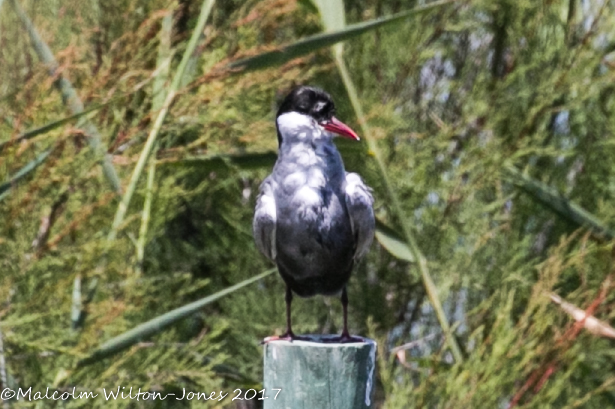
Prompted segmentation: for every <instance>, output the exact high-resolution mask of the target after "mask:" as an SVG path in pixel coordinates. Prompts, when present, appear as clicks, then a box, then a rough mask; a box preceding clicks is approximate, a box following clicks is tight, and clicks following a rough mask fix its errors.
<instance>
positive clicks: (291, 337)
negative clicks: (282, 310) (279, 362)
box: [262, 285, 311, 344]
mask: <svg viewBox="0 0 615 409" xmlns="http://www.w3.org/2000/svg"><path fill="white" fill-rule="evenodd" d="M284 300H285V301H286V332H285V333H284V334H283V335H280V336H272V337H267V338H265V339H264V340H263V341H262V343H263V344H264V343H267V342H270V341H279V340H282V341H291V342H292V341H310V340H311V339H310V338H309V337H302V336H298V335H295V333H294V332H293V329H292V325H291V319H290V305H291V303H292V301H293V292H292V290H291V289H290V286H288V285H287V286H286V296H285V297H284Z"/></svg>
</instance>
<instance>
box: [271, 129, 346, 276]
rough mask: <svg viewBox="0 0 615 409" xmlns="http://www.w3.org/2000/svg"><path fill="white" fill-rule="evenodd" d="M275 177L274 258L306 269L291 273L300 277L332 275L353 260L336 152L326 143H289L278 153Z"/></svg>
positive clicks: (343, 177)
mask: <svg viewBox="0 0 615 409" xmlns="http://www.w3.org/2000/svg"><path fill="white" fill-rule="evenodd" d="M274 175H276V176H275V177H276V181H277V183H278V186H279V189H278V190H277V192H276V207H277V211H278V215H279V216H280V217H279V218H278V224H277V239H276V242H277V243H276V247H277V249H278V254H279V255H280V256H281V257H282V258H284V257H285V256H287V257H288V260H291V259H292V260H295V261H298V262H299V263H300V264H301V265H303V266H305V267H304V268H303V267H302V268H300V267H299V266H297V265H295V268H293V271H294V273H295V274H297V275H299V276H302V277H304V278H307V277H310V276H319V275H324V274H327V273H329V274H331V273H332V271H329V270H331V269H334V268H335V269H337V268H339V267H340V266H338V264H339V262H340V261H341V260H342V259H347V258H349V257H350V259H351V258H352V251H353V246H354V240H353V236H352V226H351V223H350V219H349V216H348V211H347V209H346V204H345V195H344V184H345V170H344V165H343V162H342V159H341V157H340V155H339V152H338V151H337V149H335V146H334V145H333V143H332V142H330V141H321V142H320V143H317V144H314V143H312V142H307V143H296V144H293V146H291V147H289V148H288V149H287V150H286V151H284V152H281V155H280V158H279V159H278V162H277V163H276V166H275V169H274ZM293 264H294V263H293Z"/></svg>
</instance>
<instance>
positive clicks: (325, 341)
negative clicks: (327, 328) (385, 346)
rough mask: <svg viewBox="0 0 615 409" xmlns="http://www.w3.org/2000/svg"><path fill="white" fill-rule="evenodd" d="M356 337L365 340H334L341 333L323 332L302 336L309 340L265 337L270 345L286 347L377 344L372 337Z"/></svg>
mask: <svg viewBox="0 0 615 409" xmlns="http://www.w3.org/2000/svg"><path fill="white" fill-rule="evenodd" d="M353 336H354V337H356V338H361V339H362V340H363V342H346V343H339V342H332V340H333V339H335V338H339V335H322V334H305V335H301V337H306V338H309V340H293V341H286V340H281V339H276V340H271V341H268V340H267V338H265V344H266V345H270V346H284V347H298V348H301V347H303V348H306V347H307V348H329V349H336V348H364V347H372V346H376V341H374V340H373V339H370V338H365V337H359V336H356V335H353Z"/></svg>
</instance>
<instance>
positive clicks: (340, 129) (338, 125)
mask: <svg viewBox="0 0 615 409" xmlns="http://www.w3.org/2000/svg"><path fill="white" fill-rule="evenodd" d="M320 125H321V126H322V127H323V128H325V129H326V130H327V131H329V132H333V133H335V134H338V135H341V136H345V137H346V138H350V139H354V140H355V141H358V140H360V139H361V138H359V135H357V133H356V132H355V131H353V130H352V129H350V127H349V126H348V125H346V124H345V123H343V122H342V121H340V120H339V119H337V118H336V117H334V116H333V117H331V120H330V121H327V122H323V123H321V124H320Z"/></svg>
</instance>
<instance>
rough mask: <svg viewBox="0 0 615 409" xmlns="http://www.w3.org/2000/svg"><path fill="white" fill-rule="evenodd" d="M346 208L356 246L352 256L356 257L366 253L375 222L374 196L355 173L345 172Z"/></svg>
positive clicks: (370, 242) (371, 238)
mask: <svg viewBox="0 0 615 409" xmlns="http://www.w3.org/2000/svg"><path fill="white" fill-rule="evenodd" d="M345 193H346V208H347V209H348V214H349V216H350V223H351V226H352V233H353V234H354V236H355V238H356V243H357V247H356V250H355V253H354V258H355V259H358V258H361V257H362V256H364V255H365V253H367V251H368V250H369V246H370V245H371V244H372V240H373V239H374V230H375V228H376V222H375V219H374V208H373V204H374V198H373V197H372V194H371V189H370V188H369V187H368V186H367V185H366V184H365V183H363V181H362V180H361V177H360V176H359V175H357V174H356V173H346V190H345Z"/></svg>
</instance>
